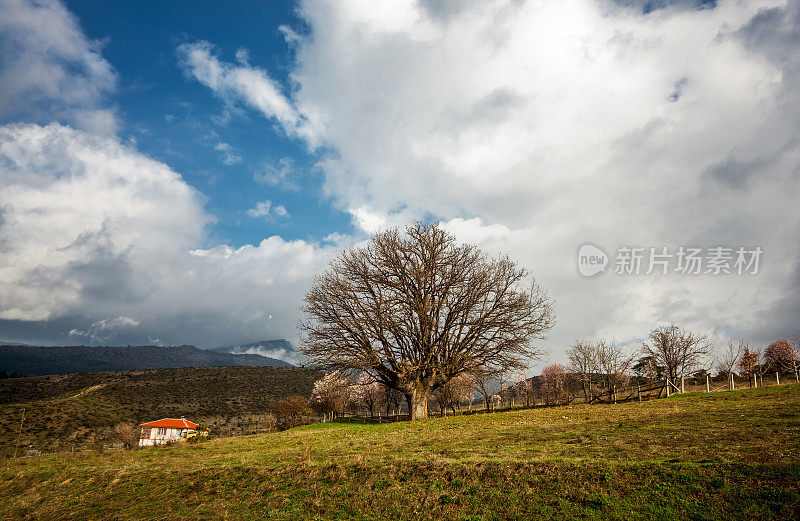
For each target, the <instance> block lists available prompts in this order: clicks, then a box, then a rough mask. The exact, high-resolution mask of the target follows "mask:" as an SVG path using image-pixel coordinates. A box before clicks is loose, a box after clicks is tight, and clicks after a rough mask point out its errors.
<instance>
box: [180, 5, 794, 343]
mask: <svg viewBox="0 0 800 521" xmlns="http://www.w3.org/2000/svg"><path fill="white" fill-rule="evenodd" d="M298 12H299V14H300V16H302V17H303V19H304V21H305V23H306V24H307V26H308V27H307V29H308V30H307V31H306V32H305V34H306V35H305V36H304V35H302V34H300V33H299V32H297V31H293V30H291V29H290V28H284V29H283V32H284V34H286V35H287V40H288V41H289V42H290V43H291V44H292V46H293V48H294V49H295V52H296V61H295V67H294V69H293V71H292V73H291V79H292V82H293V85H294V86H295V87H294V89H293V91H292V92H291V93H288V94H285V95H283V100H284V101H285V105H286V106H287V107H291V109H292V113H293V114H297V115H298V116H297V117H300V116H299V115H304V116H305V117H308V115H314V117H313V118H309V120H310V121H315V122H319V123H318V124H315V125H314V126H313V128H314V133H313V141H312V142H310V143H313V144H322V145H324V150H326V151H331V153H322V154H321V157H320V160H319V162H318V166H319V167H320V168H321V169H322V171H323V172H324V174H325V190H326V193H327V194H328V195H329V196H330V197H332V198H333V199H334V200H335V201H336V202H337V203H338V204H340V205H341V206H342V207H343V208H345V209H346V210H347V211H349V212H350V213H351V215H353V222H354V223H355V224H356V225H357V226H359V227H360V228H362V229H363V230H365V231H373V230H375V229H378V228H381V227H386V226H392V225H395V224H398V223H403V222H409V221H411V220H413V219H416V218H434V219H440V220H442V222H444V223H445V224H446V226H448V227H449V228H450V229H452V230H453V231H454V232H455V233H456V234H457V235H458V236H459V237H461V238H463V239H465V240H473V241H475V242H478V243H479V244H481V245H483V246H484V247H485V248H487V249H489V250H490V251H498V252H500V251H503V252H508V253H509V254H510V255H511V256H512V257H514V258H516V259H518V260H519V261H520V262H521V263H522V264H524V265H525V266H527V267H529V268H530V269H531V271H532V272H533V273H535V274H536V275H537V277H538V278H539V280H540V282H542V283H543V284H544V285H545V286H546V287H548V288H549V289H550V291H551V293H552V295H553V296H554V297H555V298H556V300H557V301H558V312H559V315H560V320H559V325H558V326H557V327H556V329H555V330H554V331H553V334H552V338H551V340H550V342H549V346H550V348H551V349H552V351H553V353H554V355H553V356H554V357H556V358H557V357H559V356H562V355H561V354H560V353H561V352H563V349H564V347H566V346H567V345H569V343H570V342H571V341H572V340H573V339H574V338H576V337H582V336H595V335H605V336H608V337H615V338H616V339H617V340H620V341H625V342H630V343H635V342H636V339H637V338H640V337H642V336H644V334H645V333H646V331H647V330H648V329H649V328H651V327H653V326H656V325H659V324H661V323H664V322H667V321H671V320H676V321H679V322H681V323H683V324H684V325H686V326H688V327H693V328H698V329H704V330H710V331H712V332H714V333H715V334H716V338H717V339H718V340H720V341H721V340H722V339H724V338H726V337H728V336H734V335H742V336H749V337H751V339H752V340H754V341H761V340H768V339H769V338H772V337H774V336H780V335H784V334H787V333H789V332H790V331H788V330H789V329H790V328H792V327H795V328H796V327H797V326H796V324H795V323H794V322H793V321H792V320H789V319H784V320H780V321H771V322H770V323H771V326H770V329H769V331H765V330H764V328H762V327H761V326H760V324H762V323H763V322H764V321H765V320H766V319H767V317H771V316H777V315H780V316H786V315H787V314H786V313H784V311H785V310H786V309H797V304H796V303H794V302H795V300H796V299H793V297H791V295H796V294H798V293H799V292H798V289H800V288H798V286H797V282H796V281H797V280H798V278H797V275H796V273H798V265H799V264H798V259H799V258H800V251H798V247H797V244H798V242H799V241H798V238H800V237H798V235H799V234H798V231H799V229H800V215H798V214H797V212H792V211H791V208H792V207H793V205H794V204H795V201H796V200H797V198H798V195H800V180H798V177H797V174H796V172H797V170H798V168H799V167H800V148H798V144H797V139H796V138H795V136H797V128H798V123H800V115H798V109H797V107H800V100H798V94H797V93H798V92H800V89H798V88H797V87H798V81H797V70H800V69H798V67H797V63H798V56H800V52H799V49H798V46H799V44H800V38H798V33H797V31H798V15H797V13H798V3H797V2H796V1H792V2H789V3H788V4H783V3H779V2H774V1H772V0H753V1H748V2H726V3H720V4H719V5H717V4H716V2H694V1H688V0H687V1H667V2H606V1H593V0H584V1H580V2H559V1H547V2H527V3H524V2H514V1H504V0H498V1H494V2H478V3H471V4H468V3H465V4H458V5H457V6H451V5H450V4H447V5H446V6H445V5H443V4H441V3H439V2H415V1H410V0H409V1H407V2H401V3H399V4H393V5H392V6H391V8H389V7H386V6H384V5H383V4H380V3H363V2H356V1H353V2H326V1H322V0H307V1H304V2H302V3H301V5H300V8H299V10H298ZM195 46H197V48H198V49H200V51H201V52H200V56H201V58H202V59H201V60H199V61H200V62H201V63H207V64H211V65H214V66H216V67H219V68H220V69H221V70H223V71H224V70H240V69H241V68H243V67H245V68H248V67H249V66H247V65H242V64H239V65H231V64H224V63H222V62H220V60H219V59H218V58H215V57H214V56H213V55H212V54H211V53H210V51H208V49H209V46H208V44H205V43H201V44H195ZM249 68H250V69H252V71H253V72H254V73H257V74H260V73H263V71H260V69H257V68H252V67H249ZM200 70H202V69H200ZM196 76H197V77H198V78H204V75H203V74H202V73H199V74H196ZM263 76H264V77H267V76H266V73H263ZM200 81H203V83H206V84H207V85H209V86H210V87H211V88H212V89H213V90H214V92H216V93H219V92H220V91H223V90H224V89H221V88H220V87H219V86H216V85H217V84H216V83H215V82H214V81H210V80H204V79H200ZM237 92H239V93H240V94H238V95H239V96H241V92H243V89H238V91H237ZM246 99H250V98H246ZM251 104H252V103H251ZM262 112H264V113H265V114H266V115H267V116H269V117H275V116H274V115H273V113H272V112H270V111H268V110H262ZM273 112H274V111H273ZM293 117H294V116H293ZM291 121H294V120H291ZM296 135H298V137H303V136H301V135H299V134H296ZM586 241H591V242H594V243H596V244H599V245H601V246H604V247H605V248H607V249H608V250H609V251H611V252H612V253H613V251H614V250H615V249H616V248H618V247H620V246H641V247H651V246H652V247H660V246H668V247H671V248H678V247H680V246H701V247H706V248H711V247H714V246H719V245H726V246H730V247H736V246H739V245H745V246H756V245H760V246H761V247H762V248H763V249H764V251H765V256H764V259H763V266H762V271H761V272H760V273H759V275H758V276H755V277H751V278H745V277H727V278H726V277H708V276H702V277H695V278H691V277H686V276H680V275H676V274H673V275H669V276H663V277H657V276H650V277H628V278H625V277H619V276H613V275H608V276H604V277H599V278H596V279H592V280H585V279H582V278H581V277H579V276H578V274H577V273H576V265H575V256H576V252H577V249H578V247H579V246H580V244H582V243H583V242H586ZM787 299H789V300H790V301H791V302H790V303H787Z"/></svg>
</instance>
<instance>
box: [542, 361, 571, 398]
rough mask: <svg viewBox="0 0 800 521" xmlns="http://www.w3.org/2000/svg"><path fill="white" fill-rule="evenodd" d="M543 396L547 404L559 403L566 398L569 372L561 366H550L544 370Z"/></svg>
mask: <svg viewBox="0 0 800 521" xmlns="http://www.w3.org/2000/svg"><path fill="white" fill-rule="evenodd" d="M541 378H542V388H541V391H542V396H543V397H544V399H545V401H546V402H547V403H558V402H559V401H560V400H561V398H562V397H563V396H564V383H565V382H566V381H567V371H566V370H565V369H564V366H563V365H561V364H550V365H548V366H546V367H545V368H544V369H542V376H541Z"/></svg>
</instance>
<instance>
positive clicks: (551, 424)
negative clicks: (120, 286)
mask: <svg viewBox="0 0 800 521" xmlns="http://www.w3.org/2000/svg"><path fill="white" fill-rule="evenodd" d="M0 512H2V513H1V514H0V516H6V517H7V518H23V517H26V516H31V517H36V518H48V519H98V518H115V519H118V518H119V519H139V518H153V519H166V518H169V517H173V516H177V517H182V518H194V519H238V518H244V519H257V518H258V519H260V518H264V517H266V518H275V519H302V518H316V519H351V518H354V519H472V520H479V519H485V520H488V519H536V518H542V517H544V518H558V519H562V518H582V519H626V520H630V519H636V518H649V519H676V520H678V519H679V520H701V519H779V518H780V519H791V518H797V516H798V515H799V514H800V386H799V385H784V386H780V387H767V388H762V389H753V390H742V391H736V392H722V393H713V394H711V395H704V394H687V395H682V396H675V397H672V398H669V399H662V400H654V401H650V402H645V403H642V404H639V403H628V404H624V405H616V406H614V405H575V406H570V407H555V408H550V409H536V410H527V411H513V412H504V413H496V414H491V415H474V416H460V417H450V418H443V419H432V420H427V421H421V422H416V423H413V424H412V423H395V424H383V425H358V424H336V423H334V424H317V425H310V426H306V427H302V428H297V429H292V430H289V431H286V432H283V433H279V434H267V435H256V436H245V437H241V438H233V439H218V440H209V441H207V442H203V443H199V444H184V445H180V446H175V447H169V448H161V449H147V450H140V451H135V452H121V451H120V452H115V453H107V454H81V455H69V454H59V455H51V456H41V457H34V458H17V459H15V460H6V461H5V462H4V463H3V467H2V469H0Z"/></svg>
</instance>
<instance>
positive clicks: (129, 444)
mask: <svg viewBox="0 0 800 521" xmlns="http://www.w3.org/2000/svg"><path fill="white" fill-rule="evenodd" d="M111 434H112V435H113V437H114V439H115V440H117V441H118V442H120V443H122V446H123V447H124V448H126V449H132V448H134V447H136V446H137V445H139V428H138V427H136V426H135V425H133V424H131V423H118V424H116V425H114V428H113V429H112V430H111Z"/></svg>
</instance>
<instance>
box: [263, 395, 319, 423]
mask: <svg viewBox="0 0 800 521" xmlns="http://www.w3.org/2000/svg"><path fill="white" fill-rule="evenodd" d="M272 414H273V415H274V416H275V419H276V421H277V423H278V425H280V426H281V427H283V428H286V429H288V428H291V427H296V426H298V425H302V424H304V423H306V422H307V418H308V416H309V415H310V414H311V410H310V409H309V407H308V400H307V399H306V398H303V397H302V396H292V397H290V398H281V399H280V400H278V401H277V402H275V405H273V406H272Z"/></svg>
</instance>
